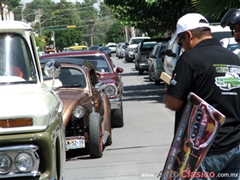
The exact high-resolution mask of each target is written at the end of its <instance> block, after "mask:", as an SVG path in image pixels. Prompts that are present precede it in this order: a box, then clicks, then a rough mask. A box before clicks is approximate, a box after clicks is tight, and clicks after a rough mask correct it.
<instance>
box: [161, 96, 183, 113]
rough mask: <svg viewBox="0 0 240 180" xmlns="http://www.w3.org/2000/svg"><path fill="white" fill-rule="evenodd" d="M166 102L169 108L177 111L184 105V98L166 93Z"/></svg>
mask: <svg viewBox="0 0 240 180" xmlns="http://www.w3.org/2000/svg"><path fill="white" fill-rule="evenodd" d="M164 103H165V105H166V107H167V108H169V109H171V110H173V111H177V110H179V109H180V108H181V107H182V105H183V100H180V99H177V98H175V97H172V96H169V95H165V96H164Z"/></svg>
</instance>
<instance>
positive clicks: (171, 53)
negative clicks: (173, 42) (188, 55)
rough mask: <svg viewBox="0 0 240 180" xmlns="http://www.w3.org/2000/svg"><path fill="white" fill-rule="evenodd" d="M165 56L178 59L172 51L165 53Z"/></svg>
mask: <svg viewBox="0 0 240 180" xmlns="http://www.w3.org/2000/svg"><path fill="white" fill-rule="evenodd" d="M165 55H167V56H170V57H174V58H175V57H176V56H177V55H176V53H173V52H172V50H170V49H168V50H166V51H165Z"/></svg>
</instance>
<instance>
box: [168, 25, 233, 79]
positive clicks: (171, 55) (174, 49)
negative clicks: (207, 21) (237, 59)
mask: <svg viewBox="0 0 240 180" xmlns="http://www.w3.org/2000/svg"><path fill="white" fill-rule="evenodd" d="M210 28H211V33H212V37H213V38H215V39H218V40H219V41H220V40H221V39H223V38H228V37H232V34H231V30H230V28H229V27H228V26H227V27H225V28H222V27H221V26H220V25H210ZM169 42H171V40H170V41H169ZM183 51H184V50H183V49H182V48H181V47H180V46H178V44H177V43H176V42H173V43H168V45H167V48H166V52H165V56H164V67H163V68H164V71H165V72H166V73H167V74H168V75H170V76H172V72H173V70H174V68H175V65H176V63H177V59H178V57H179V56H180V55H181V53H182V52H183Z"/></svg>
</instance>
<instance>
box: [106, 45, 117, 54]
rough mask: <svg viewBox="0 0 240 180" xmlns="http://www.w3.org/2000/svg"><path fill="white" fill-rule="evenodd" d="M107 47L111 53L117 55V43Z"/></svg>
mask: <svg viewBox="0 0 240 180" xmlns="http://www.w3.org/2000/svg"><path fill="white" fill-rule="evenodd" d="M107 47H108V48H109V49H110V50H111V53H116V50H117V44H116V43H108V44H107Z"/></svg>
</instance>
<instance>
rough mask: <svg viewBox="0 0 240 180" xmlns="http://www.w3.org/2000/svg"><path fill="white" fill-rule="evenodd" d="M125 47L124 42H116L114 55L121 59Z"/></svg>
mask: <svg viewBox="0 0 240 180" xmlns="http://www.w3.org/2000/svg"><path fill="white" fill-rule="evenodd" d="M125 49H126V45H125V43H119V44H118V46H117V50H116V57H118V59H121V58H123V57H124V56H125Z"/></svg>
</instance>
